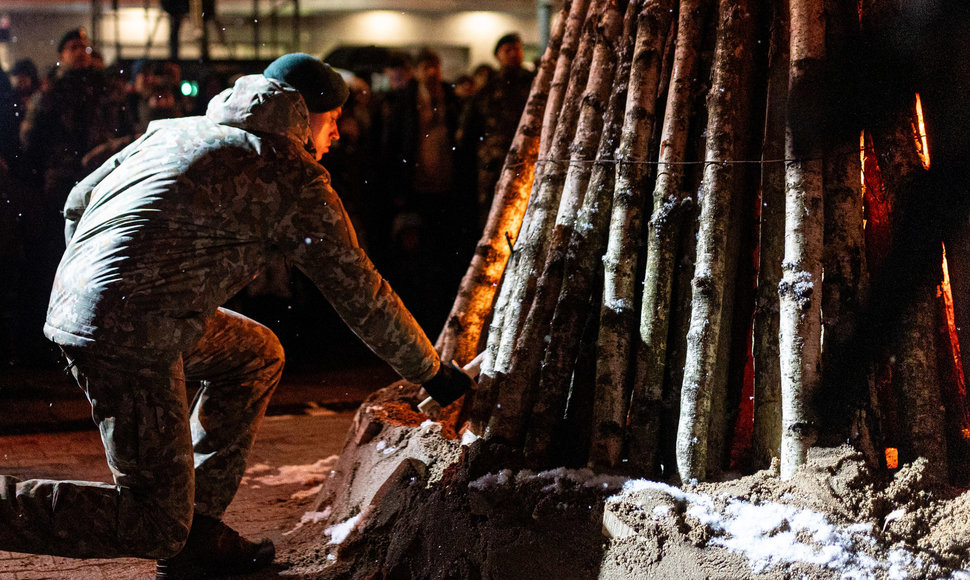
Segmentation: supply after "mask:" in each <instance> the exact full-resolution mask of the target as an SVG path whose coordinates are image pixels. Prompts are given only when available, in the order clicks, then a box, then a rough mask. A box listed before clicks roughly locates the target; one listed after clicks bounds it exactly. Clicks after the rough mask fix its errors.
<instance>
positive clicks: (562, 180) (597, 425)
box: [437, 0, 970, 481]
mask: <svg viewBox="0 0 970 580" xmlns="http://www.w3.org/2000/svg"><path fill="white" fill-rule="evenodd" d="M846 4H847V3H844V2H838V1H837V0H780V1H778V2H773V3H770V4H769V5H766V4H764V3H760V2H753V1H751V0H718V1H714V0H565V2H563V5H562V8H561V11H560V14H559V18H558V20H557V24H556V28H555V29H554V31H553V34H552V35H551V39H550V44H549V47H548V48H547V50H546V53H545V54H544V55H543V58H542V60H541V63H540V66H539V70H538V71H537V75H536V80H535V82H534V85H533V89H532V95H531V97H530V99H529V102H528V104H527V106H526V110H525V111H524V112H523V115H522V118H521V121H520V125H519V130H518V133H517V135H516V137H515V141H514V143H513V145H512V148H511V150H510V152H509V155H508V158H507V160H506V164H505V168H504V170H503V174H502V177H501V179H500V181H499V184H498V186H497V188H496V193H495V201H494V203H493V206H492V210H491V213H490V216H489V220H488V225H487V226H486V229H485V232H484V234H483V237H482V240H481V242H480V243H479V246H478V251H477V252H476V255H475V257H474V259H473V261H472V264H471V265H470V267H469V270H468V273H467V274H466V277H465V279H464V281H463V283H462V287H461V288H460V290H459V295H458V298H457V300H456V302H455V306H454V308H453V310H452V313H451V316H450V317H449V321H448V323H447V325H446V327H445V329H444V331H443V332H442V334H441V337H440V338H439V341H438V345H437V346H438V348H439V351H440V352H441V353H442V355H443V357H446V358H454V359H456V360H457V361H458V362H460V363H465V362H468V361H469V360H470V359H471V358H473V357H474V356H475V355H476V354H477V353H478V352H479V351H481V350H483V349H484V351H485V358H484V362H483V366H482V377H481V379H480V385H479V388H478V390H477V391H476V393H475V395H474V397H469V400H466V401H462V402H460V403H458V404H457V405H458V406H457V407H456V410H455V413H454V416H456V417H460V419H456V420H458V421H460V422H462V423H463V422H464V420H465V418H466V417H467V419H468V428H470V429H471V430H472V431H473V432H475V433H477V434H479V435H483V436H484V437H486V438H496V439H499V440H502V441H503V442H505V443H508V444H511V445H513V446H514V447H517V448H520V449H521V450H522V452H523V453H524V455H525V456H526V457H527V458H528V459H529V460H530V461H531V462H533V463H534V464H535V465H537V466H548V465H562V464H566V465H582V464H588V465H590V466H592V467H595V468H597V469H601V470H605V471H615V472H623V473H629V474H633V475H638V476H646V477H659V478H665V479H671V480H679V481H686V480H690V479H704V478H711V477H715V476H716V475H717V474H718V473H720V472H722V471H724V470H726V469H735V468H740V469H755V468H763V467H767V466H768V465H769V464H770V463H771V461H772V459H774V458H777V459H778V460H779V462H780V473H781V475H782V477H788V476H790V475H791V474H792V473H793V472H794V470H795V469H796V468H797V467H798V466H799V465H800V464H802V463H803V462H804V460H805V457H806V453H807V450H808V448H809V447H811V446H812V445H816V444H820V443H821V444H824V443H832V442H842V441H844V440H846V439H849V440H851V441H853V442H854V443H855V444H857V445H858V446H859V447H860V448H861V449H863V450H864V451H865V452H866V453H867V454H868V455H869V457H870V458H871V459H872V461H873V462H883V464H884V460H883V459H882V457H883V448H884V447H888V446H893V447H898V448H900V450H901V452H902V458H903V459H904V460H907V459H909V460H911V459H914V458H915V457H918V456H923V457H927V458H928V459H929V460H930V462H931V464H932V465H933V466H934V469H935V470H937V471H938V472H939V473H942V474H946V473H947V471H948V469H954V465H953V462H954V459H953V458H954V455H955V454H956V453H957V452H958V451H959V452H961V453H962V452H965V450H966V444H965V442H964V443H961V441H962V440H965V437H964V438H963V439H961V437H960V435H959V433H958V434H957V435H956V436H954V433H956V432H959V431H961V430H963V429H967V428H968V427H970V425H966V424H965V423H966V416H967V413H966V409H965V393H964V392H963V391H962V386H961V385H962V383H960V384H958V383H959V381H960V380H962V379H960V377H961V376H962V375H961V373H962V369H961V368H959V365H958V364H956V363H955V362H954V361H955V360H956V359H954V358H953V357H952V356H950V354H951V350H950V349H951V348H952V347H953V345H952V344H951V341H949V339H948V338H947V337H948V336H949V334H948V333H947V332H945V326H946V325H945V321H944V318H943V317H942V315H941V312H943V311H942V309H941V307H940V304H941V302H940V301H938V300H937V299H936V296H935V293H936V292H937V285H936V283H935V281H934V283H932V284H930V285H928V286H926V287H923V288H920V289H919V296H918V297H917V298H915V299H914V300H912V303H911V304H909V305H908V306H907V308H906V309H905V311H904V313H903V315H902V317H901V320H900V323H901V324H903V325H904V326H905V328H906V330H905V332H902V333H900V335H901V336H900V340H899V341H898V342H897V343H895V344H894V345H893V348H892V352H893V354H890V353H888V352H879V353H876V354H874V355H873V357H870V358H871V359H872V360H867V359H866V358H865V357H863V358H862V359H860V360H859V364H858V365H857V366H858V367H859V368H857V369H856V371H857V372H853V373H849V374H848V375H847V376H846V377H845V380H846V381H852V382H853V384H851V385H849V386H848V387H846V388H845V389H844V390H845V391H846V392H851V393H856V395H854V396H845V397H843V398H842V399H840V403H839V405H838V406H839V407H840V408H838V409H835V410H831V413H829V412H828V411H826V405H825V401H824V400H823V401H821V402H820V398H824V397H825V396H827V394H828V393H831V392H832V389H833V386H832V385H837V384H838V381H837V380H836V379H835V378H834V375H835V373H836V371H835V370H834V369H839V370H840V371H841V370H844V368H845V366H844V363H845V360H846V358H847V357H846V356H845V352H846V351H847V350H848V349H851V348H852V347H853V343H852V341H853V340H854V339H855V338H857V337H858V332H857V327H858V326H859V320H860V317H864V316H865V312H866V308H867V306H866V300H867V293H868V280H869V275H870V274H869V268H867V266H866V264H867V259H868V260H873V259H874V258H873V256H874V252H875V251H876V248H877V247H879V246H880V244H881V243H884V242H885V239H886V236H888V237H889V238H891V229H892V227H893V226H892V223H893V220H892V219H890V220H889V221H888V222H886V223H884V222H882V221H879V222H878V223H876V222H873V223H872V224H868V225H867V223H866V221H865V218H866V216H867V215H873V212H875V211H876V210H879V211H883V212H888V215H890V216H891V215H892V204H891V203H890V204H889V205H886V203H885V200H886V199H889V200H890V201H891V200H892V199H893V198H896V197H898V196H905V195H906V185H905V184H906V177H907V176H908V175H911V174H913V173H915V172H920V171H925V169H924V168H923V167H922V166H921V164H920V160H919V157H918V154H917V146H916V141H915V140H914V138H913V132H912V123H913V119H914V114H915V110H914V109H913V110H906V111H901V112H900V113H899V118H898V119H892V120H891V122H889V123H881V124H880V128H879V131H878V132H872V133H871V134H870V133H866V135H867V136H866V138H865V139H866V140H864V141H862V143H863V144H865V143H869V144H870V146H869V151H870V157H869V158H868V161H867V162H866V163H865V166H866V171H865V177H864V178H863V171H862V166H863V161H864V159H866V157H865V155H864V154H860V149H861V148H860V134H861V133H860V130H861V129H865V127H860V128H859V129H860V130H855V131H854V132H853V131H842V132H840V133H839V135H838V136H835V137H832V136H828V137H827V138H826V140H825V141H826V142H825V143H824V145H820V144H817V143H814V142H813V143H809V144H808V146H807V147H806V146H805V145H804V142H805V136H804V135H801V134H799V131H800V129H799V127H800V126H801V125H799V124H798V123H797V122H792V119H797V118H798V117H799V114H800V111H801V110H802V108H806V110H809V111H810V110H821V108H822V107H823V105H824V103H822V102H820V99H821V95H823V94H824V91H820V90H818V89H819V87H820V86H821V85H822V83H824V82H826V79H825V78H824V77H823V73H824V71H825V63H826V53H827V52H837V51H840V50H842V49H843V48H844V45H845V43H846V42H847V38H849V36H850V35H851V34H852V32H853V31H854V30H856V29H857V28H858V27H859V26H860V14H861V16H862V22H863V23H865V21H866V20H865V19H866V18H867V14H868V13H869V11H872V13H874V14H875V13H878V12H879V11H878V10H876V8H879V9H880V10H882V9H885V6H880V2H879V1H874V2H867V3H866V7H865V9H864V10H862V11H861V12H860V11H859V10H857V7H856V6H849V7H846ZM882 4H883V5H888V4H891V3H890V2H888V1H887V2H882ZM808 117H809V118H811V116H810V115H808ZM876 166H878V170H877V168H876ZM864 181H865V183H866V189H867V191H866V195H863V182H864ZM876 189H878V190H879V195H877V196H876V195H873V192H872V190H876ZM880 200H882V201H880ZM879 204H882V205H879ZM877 206H878V207H877ZM879 228H889V230H888V232H889V233H885V232H883V234H878V231H877V230H878V229H879ZM877 235H882V236H883V237H882V238H880V240H881V241H878V240H877V241H870V239H872V240H875V239H876V238H875V237H874V236H877ZM940 257H941V256H937V255H933V256H926V259H927V260H936V261H938V262H939V261H940ZM940 279H942V278H941V277H940ZM953 302H954V304H956V305H957V307H958V308H959V303H960V300H959V297H957V298H956V299H955V300H954V301H953ZM486 326H487V329H486ZM823 338H824V343H823ZM938 351H939V352H944V351H945V352H944V354H943V355H938ZM840 365H842V366H840ZM826 371H829V372H830V375H828V376H827V375H826V374H825V373H826ZM887 376H891V377H892V378H891V379H886V380H880V377H887ZM941 377H942V378H941ZM887 381H888V382H887ZM826 383H828V386H826ZM888 383H891V386H888V387H887V386H880V385H884V384H888ZM955 384H956V385H957V386H956V387H954V386H953V385H955ZM941 385H943V386H942V388H941ZM835 388H836V390H839V388H838V387H835ZM859 393H861V394H859ZM749 401H752V402H753V404H747V403H748V402H749ZM843 403H844V404H843ZM944 404H945V406H946V409H947V413H940V412H939V411H940V409H941V408H943V407H944ZM462 405H463V406H464V408H463V411H462V412H458V409H460V408H461V406H462ZM953 417H955V419H953ZM945 418H946V419H945ZM944 419H945V420H944ZM967 432H970V431H967ZM948 446H949V451H948ZM958 448H959V449H958ZM884 465H885V464H884ZM958 470H965V467H961V468H959V469H958Z"/></svg>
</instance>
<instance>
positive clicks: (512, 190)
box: [435, 0, 585, 364]
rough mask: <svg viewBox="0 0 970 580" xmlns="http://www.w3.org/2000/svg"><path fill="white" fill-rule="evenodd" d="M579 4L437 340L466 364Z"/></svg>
mask: <svg viewBox="0 0 970 580" xmlns="http://www.w3.org/2000/svg"><path fill="white" fill-rule="evenodd" d="M574 5H580V6H584V5H585V0H565V1H564V2H563V7H562V11H561V12H560V14H559V18H558V20H557V21H556V26H555V29H554V30H553V33H552V35H551V37H550V39H549V44H548V46H547V48H546V51H545V53H544V54H543V56H542V60H541V62H540V65H539V70H538V72H537V74H536V78H535V80H534V81H533V83H532V90H531V92H530V94H529V99H528V101H527V103H526V106H525V109H524V110H523V112H522V117H521V119H520V120H519V127H518V129H517V130H516V133H515V137H514V139H513V141H512V146H511V148H510V149H509V153H508V156H507V157H506V160H505V165H504V167H503V168H502V174H501V176H500V177H499V182H498V184H497V185H496V194H495V198H494V202H493V203H492V207H491V210H490V211H489V216H488V222H487V223H486V225H485V230H484V231H483V232H482V238H481V240H479V242H478V246H477V248H476V250H475V255H474V256H473V257H472V261H471V264H470V265H469V267H468V271H467V272H466V273H465V276H464V278H463V279H462V282H461V286H460V287H459V289H458V295H457V297H456V298H455V303H454V305H453V306H452V308H451V313H450V314H449V315H448V319H447V322H446V323H445V327H444V328H443V329H442V330H441V334H440V335H439V336H438V340H437V343H436V344H435V348H436V349H437V350H438V352H439V353H440V354H441V357H442V359H443V360H451V359H455V360H457V361H459V362H461V363H462V364H464V363H467V362H468V361H470V360H471V359H472V358H474V356H475V354H476V353H477V349H478V344H479V340H480V337H481V334H482V329H483V327H484V325H485V320H486V319H487V318H488V316H489V313H490V312H491V310H492V302H493V299H494V296H495V289H496V288H497V287H498V282H499V280H500V279H501V276H502V272H503V270H504V269H505V264H506V262H507V261H508V257H509V253H510V252H509V247H508V244H509V242H508V240H507V238H506V235H508V236H510V237H512V238H514V237H515V235H516V234H517V233H518V230H519V225H520V224H521V219H522V218H521V216H522V213H523V211H524V208H525V205H526V202H527V201H528V193H529V191H530V190H531V186H532V180H533V171H534V166H535V161H536V158H537V155H538V151H539V134H540V129H539V127H540V122H541V120H542V117H543V114H544V112H545V110H546V99H547V96H548V95H549V93H550V90H551V89H550V84H551V82H552V77H553V71H554V69H555V67H556V63H557V61H558V60H559V52H560V46H562V45H563V44H565V43H564V34H565V25H566V22H567V21H568V20H569V16H568V15H569V14H571V12H572V7H573V6H574ZM567 48H568V47H567Z"/></svg>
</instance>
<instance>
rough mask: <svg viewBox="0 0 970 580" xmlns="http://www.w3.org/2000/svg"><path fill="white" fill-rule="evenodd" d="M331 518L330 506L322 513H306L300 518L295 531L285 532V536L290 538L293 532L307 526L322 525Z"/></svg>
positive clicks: (294, 528)
mask: <svg viewBox="0 0 970 580" xmlns="http://www.w3.org/2000/svg"><path fill="white" fill-rule="evenodd" d="M329 517H330V506H327V509H325V510H323V511H322V512H306V513H304V514H303V515H302V516H300V521H299V522H297V524H296V525H295V526H294V527H293V529H292V530H288V531H286V532H283V535H284V536H289V535H290V534H292V533H293V532H295V531H297V530H299V529H300V528H302V527H303V526H304V525H305V524H316V523H320V522H322V521H325V520H326V519H327V518H329Z"/></svg>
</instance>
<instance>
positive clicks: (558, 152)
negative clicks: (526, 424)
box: [483, 0, 608, 441]
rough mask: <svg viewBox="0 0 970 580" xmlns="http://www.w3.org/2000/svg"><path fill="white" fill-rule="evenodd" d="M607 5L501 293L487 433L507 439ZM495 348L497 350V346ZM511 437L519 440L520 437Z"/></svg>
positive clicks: (587, 35)
mask: <svg viewBox="0 0 970 580" xmlns="http://www.w3.org/2000/svg"><path fill="white" fill-rule="evenodd" d="M607 3H608V2H607V0H594V1H593V2H592V3H591V4H590V6H589V12H588V16H587V19H586V23H585V24H584V25H583V26H584V31H583V36H582V39H581V40H580V42H579V48H578V49H577V52H576V58H575V59H574V60H573V63H572V69H573V74H571V75H570V77H569V86H568V88H567V89H566V95H565V97H564V98H563V105H562V110H561V113H560V115H559V118H558V124H557V125H556V132H555V135H554V137H553V143H552V145H551V147H550V148H549V157H548V159H547V160H546V161H545V162H544V164H545V167H544V168H543V169H541V170H540V171H539V173H540V176H539V179H538V180H537V181H536V182H535V183H534V184H533V193H532V196H531V199H530V200H529V206H528V207H527V208H526V215H525V217H524V218H523V221H522V230H521V232H520V236H519V238H518V239H517V240H516V244H515V247H514V251H513V253H512V256H511V258H510V259H509V265H508V268H507V269H506V273H505V280H504V281H503V283H502V288H501V290H500V292H499V302H500V303H501V304H502V305H504V309H503V311H502V325H501V330H500V332H499V334H498V337H497V338H498V340H499V343H498V349H497V350H496V351H495V356H494V359H493V365H494V366H493V368H492V369H491V372H492V377H491V379H492V381H494V382H495V383H497V386H496V385H493V386H492V387H491V388H492V389H495V388H498V389H499V391H497V393H498V396H497V399H501V400H503V401H504V402H502V403H496V405H495V406H494V408H493V409H492V412H491V417H490V419H489V423H488V428H487V430H486V435H487V436H492V435H496V434H499V435H500V436H501V437H503V438H510V437H513V438H514V437H515V436H516V435H517V433H515V432H514V429H512V430H510V429H507V428H506V427H507V426H510V425H508V424H507V423H503V422H504V420H505V418H508V417H515V416H516V415H517V414H519V413H521V409H522V396H521V392H516V393H512V392H510V391H509V389H508V388H507V387H505V386H503V384H504V383H505V382H506V381H507V379H508V378H509V377H510V374H509V370H510V368H511V362H512V357H513V354H514V351H515V346H516V338H517V336H518V334H519V331H520V330H521V329H522V325H523V323H524V321H525V314H526V313H527V309H528V307H529V304H531V301H532V297H533V295H534V294H535V287H536V272H537V271H539V270H541V268H542V264H543V262H544V260H545V255H546V250H547V248H548V241H549V237H550V234H551V231H552V226H553V223H554V220H555V216H556V210H557V209H558V207H559V199H560V195H561V194H562V188H563V183H564V181H565V178H566V165H567V164H566V162H565V160H566V158H567V156H568V155H569V145H570V144H571V143H572V141H573V137H574V136H575V134H576V126H577V123H578V121H579V110H580V102H581V99H582V97H583V94H584V92H585V87H586V81H587V79H588V77H589V73H590V62H591V60H592V55H593V48H594V46H595V44H596V36H597V34H596V25H597V22H598V18H599V15H600V14H601V13H602V11H603V9H604V7H605V5H606V4H607ZM491 341H492V337H491V336H489V342H490V343H491ZM489 348H491V344H490V345H489ZM487 358H488V357H486V359H487ZM483 370H484V369H483ZM499 405H501V406H499ZM513 423H517V421H514V420H513ZM496 428H499V429H501V431H500V433H496V432H495V429H496ZM509 440H510V441H513V440H514V439H509Z"/></svg>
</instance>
